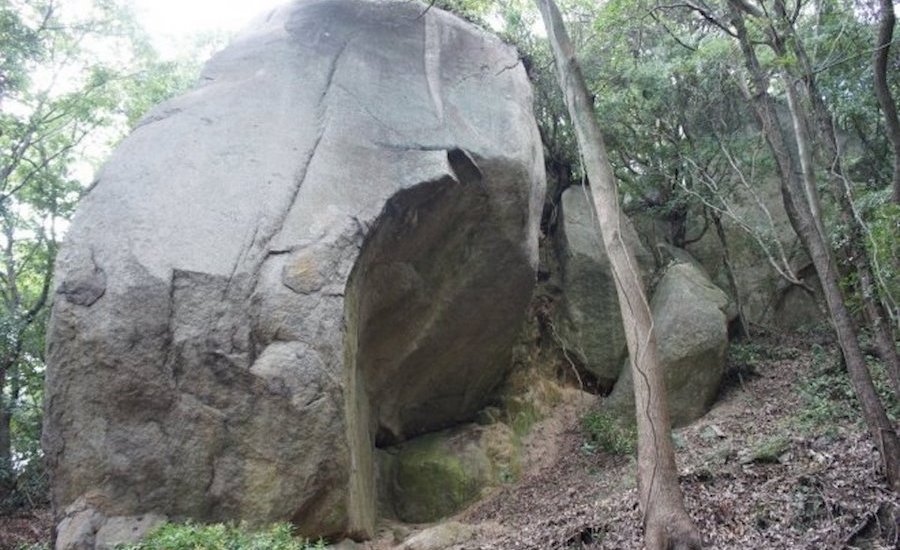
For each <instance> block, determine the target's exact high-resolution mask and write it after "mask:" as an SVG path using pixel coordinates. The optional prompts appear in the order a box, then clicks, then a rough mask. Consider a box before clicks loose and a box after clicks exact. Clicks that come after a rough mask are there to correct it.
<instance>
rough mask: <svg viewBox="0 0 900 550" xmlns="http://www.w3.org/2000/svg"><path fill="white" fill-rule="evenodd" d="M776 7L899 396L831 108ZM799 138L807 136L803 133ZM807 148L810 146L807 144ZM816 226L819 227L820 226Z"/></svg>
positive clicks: (847, 247)
mask: <svg viewBox="0 0 900 550" xmlns="http://www.w3.org/2000/svg"><path fill="white" fill-rule="evenodd" d="M776 7H777V8H779V9H780V16H781V17H782V19H783V20H784V23H783V24H784V26H785V29H786V31H787V32H788V33H790V38H791V40H789V43H790V44H792V46H793V50H794V53H795V54H796V56H797V59H798V61H799V62H800V68H801V70H802V72H803V75H802V81H803V82H804V84H805V88H806V96H807V98H808V99H809V102H810V106H811V107H812V111H813V116H814V118H815V120H816V125H817V126H818V129H819V136H820V141H821V143H822V145H824V147H823V149H824V154H825V161H826V163H827V165H828V167H829V168H828V174H829V180H830V182H831V186H832V190H833V192H834V196H835V198H836V199H837V202H838V213H839V215H840V217H841V221H842V222H843V224H844V226H845V227H846V228H847V238H846V239H845V240H844V241H843V248H842V252H843V254H844V255H845V256H846V257H847V259H848V260H849V261H850V262H851V264H852V266H853V268H854V269H855V270H856V274H857V276H858V278H859V293H860V299H861V300H862V303H863V311H864V313H865V316H866V319H867V320H868V321H869V324H870V326H871V327H872V331H873V333H874V336H875V344H876V347H877V348H878V354H879V356H881V359H882V361H884V363H885V365H886V367H887V371H888V374H889V376H890V378H891V385H892V386H893V389H894V393H895V394H896V395H897V397H898V398H900V356H898V354H897V347H896V345H895V343H894V334H893V327H892V323H891V321H890V319H891V318H890V316H889V315H888V313H887V308H885V307H884V303H883V301H882V300H881V296H880V288H879V286H878V284H877V281H876V279H875V270H874V268H873V266H872V262H871V261H870V259H869V254H868V250H867V249H866V244H865V238H866V233H867V230H866V227H865V225H864V224H863V222H862V220H861V218H860V217H859V215H858V213H857V212H856V208H855V207H854V205H853V197H852V194H851V191H850V184H849V181H848V180H847V178H846V176H845V175H844V169H843V164H842V162H841V152H840V150H839V148H838V144H837V133H836V132H835V129H834V123H833V122H832V117H831V111H830V110H829V109H828V106H827V105H826V104H825V101H824V99H823V97H822V94H821V93H819V89H818V86H817V84H816V78H815V73H814V71H813V69H812V63H810V60H809V56H808V55H807V54H806V50H805V48H804V47H803V44H802V42H801V41H800V38H799V37H798V36H797V34H796V32H795V30H794V28H793V24H792V23H791V22H790V20H789V19H788V17H787V13H786V12H785V11H784V5H783V4H782V3H781V2H780V1H779V2H777V3H776ZM892 14H893V12H892ZM782 53H783V52H782ZM789 99H790V96H789ZM791 109H792V115H793V116H795V117H798V116H800V115H799V114H797V115H795V114H794V108H793V107H792V108H791ZM895 115H896V113H895ZM804 120H805V117H804ZM795 126H796V118H795ZM801 137H803V138H806V136H805V135H803V136H801ZM798 141H799V139H798ZM808 149H809V145H807V150H808ZM801 158H802V157H801ZM804 170H805V169H804ZM814 214H815V211H814ZM819 229H820V230H821V227H820V228H819Z"/></svg>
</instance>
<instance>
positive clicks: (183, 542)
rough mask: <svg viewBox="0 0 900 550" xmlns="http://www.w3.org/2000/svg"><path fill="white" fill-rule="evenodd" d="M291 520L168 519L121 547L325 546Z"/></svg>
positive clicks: (244, 549) (250, 549) (252, 549)
mask: <svg viewBox="0 0 900 550" xmlns="http://www.w3.org/2000/svg"><path fill="white" fill-rule="evenodd" d="M292 529H293V528H292V527H291V525H290V524H288V523H276V524H274V525H272V526H270V527H269V528H267V529H264V530H261V531H253V530H250V529H249V528H248V527H247V526H246V525H243V524H239V525H235V524H224V523H215V524H211V525H200V524H197V523H192V522H187V523H165V524H163V525H161V526H160V527H158V528H157V529H155V530H154V531H153V532H152V533H150V535H149V536H147V538H146V539H145V540H143V541H141V542H139V543H137V544H131V545H121V546H119V547H118V550H324V548H325V547H326V546H325V542H324V541H323V540H322V539H319V540H318V541H317V542H315V543H313V542H309V541H307V540H304V539H298V538H294V537H293V535H292Z"/></svg>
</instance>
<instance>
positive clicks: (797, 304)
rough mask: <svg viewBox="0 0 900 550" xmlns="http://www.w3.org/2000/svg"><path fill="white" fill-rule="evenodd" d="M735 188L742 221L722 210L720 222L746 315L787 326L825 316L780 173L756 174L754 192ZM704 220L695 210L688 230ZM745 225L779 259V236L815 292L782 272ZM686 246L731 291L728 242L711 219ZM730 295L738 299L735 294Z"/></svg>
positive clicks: (734, 203) (694, 230)
mask: <svg viewBox="0 0 900 550" xmlns="http://www.w3.org/2000/svg"><path fill="white" fill-rule="evenodd" d="M732 193H733V195H732V196H730V197H727V200H728V202H729V204H730V205H731V208H732V212H733V214H734V215H735V216H737V217H738V218H739V219H740V220H741V224H738V223H736V222H735V220H734V219H733V218H732V217H731V216H729V215H723V216H722V226H723V229H724V233H725V239H726V242H727V245H728V251H729V255H730V259H731V263H732V268H733V275H734V278H735V284H736V286H737V290H738V292H739V293H740V298H741V300H742V302H743V307H744V315H745V316H746V317H747V320H748V321H749V322H751V323H758V324H763V325H769V326H774V327H778V328H783V329H786V330H794V329H797V328H800V327H802V326H806V325H810V324H816V323H819V322H821V320H822V315H821V309H820V308H819V306H818V305H817V303H822V299H821V292H820V291H819V288H818V287H819V284H818V280H817V278H816V274H815V270H814V269H810V268H811V266H810V262H809V257H808V256H807V254H806V252H805V251H804V249H803V246H802V244H801V243H800V240H799V238H798V237H797V235H796V233H794V230H793V228H792V227H791V224H790V222H789V220H788V217H787V213H786V212H785V211H784V206H783V204H782V196H781V191H780V189H779V184H778V179H777V177H776V176H775V175H774V174H773V175H771V176H770V177H759V178H757V179H756V180H755V184H754V187H753V192H752V194H751V192H750V191H749V190H747V189H744V188H743V187H737V188H735V189H733V190H732ZM760 205H761V206H760ZM704 223H707V222H704V221H703V220H702V219H701V218H700V216H696V217H695V218H693V222H692V224H691V227H690V228H689V231H688V233H689V234H691V235H699V234H700V233H701V230H702V227H703V225H704ZM742 225H746V226H747V227H752V228H754V229H755V231H756V232H757V233H758V234H759V237H760V238H761V240H762V241H763V242H765V243H767V246H769V248H770V250H771V253H772V254H773V256H774V257H775V258H778V259H779V260H778V261H779V262H781V251H779V249H778V248H777V247H776V246H775V244H774V243H775V241H776V240H777V241H778V242H780V243H781V250H782V251H783V253H784V258H785V259H786V260H787V262H788V263H789V264H790V265H791V268H792V270H793V271H794V272H795V273H796V274H797V275H798V276H799V277H800V279H801V280H803V281H804V282H805V283H806V284H807V285H808V286H809V287H811V288H813V289H814V290H815V292H816V294H815V295H810V294H809V293H808V292H806V291H804V290H802V289H800V288H798V287H795V286H794V285H791V284H789V283H788V282H787V281H786V280H785V279H784V278H783V277H781V275H779V274H778V272H777V271H776V270H775V269H774V268H773V267H772V265H771V263H770V262H769V260H768V259H767V258H766V255H765V254H764V253H763V250H762V249H761V248H760V244H759V242H758V241H757V240H756V239H755V238H754V237H753V236H752V235H750V234H749V233H748V232H747V231H746V230H745V229H744V228H743V227H742ZM686 248H687V250H688V251H689V252H690V253H691V254H692V255H693V256H694V257H695V258H696V259H697V261H698V262H700V263H701V264H702V265H703V268H704V269H705V270H706V272H707V273H708V274H709V275H710V279H712V281H713V282H714V283H715V284H716V285H717V286H718V287H719V288H721V289H722V290H723V291H725V292H726V293H727V294H729V295H731V294H732V289H731V288H730V285H729V282H728V275H727V269H726V267H725V262H724V247H723V244H722V242H721V240H720V239H719V236H718V235H717V232H716V230H715V228H714V227H713V225H712V224H711V223H710V224H709V226H708V229H707V231H706V232H705V233H703V236H702V238H700V239H699V240H698V241H696V242H693V243H691V244H689V245H687V247H686ZM807 266H809V268H808V267H807ZM731 298H732V300H735V296H731ZM735 301H736V300H735Z"/></svg>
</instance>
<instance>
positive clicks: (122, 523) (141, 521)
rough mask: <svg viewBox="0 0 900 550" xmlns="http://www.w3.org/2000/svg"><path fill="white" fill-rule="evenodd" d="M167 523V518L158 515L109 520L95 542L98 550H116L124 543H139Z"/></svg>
mask: <svg viewBox="0 0 900 550" xmlns="http://www.w3.org/2000/svg"><path fill="white" fill-rule="evenodd" d="M165 521H166V518H165V516H160V515H158V514H145V515H142V516H116V517H112V518H109V519H107V520H106V522H105V523H104V524H103V526H102V527H100V529H98V530H97V535H96V541H95V544H96V547H97V550H116V548H118V547H120V546H119V545H121V544H123V543H126V544H132V543H135V542H138V541H140V540H141V539H142V538H144V537H145V536H147V535H148V534H149V533H150V532H151V531H153V530H154V529H155V528H157V527H159V526H160V525H161V524H163V523H165Z"/></svg>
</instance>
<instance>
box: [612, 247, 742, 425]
mask: <svg viewBox="0 0 900 550" xmlns="http://www.w3.org/2000/svg"><path fill="white" fill-rule="evenodd" d="M729 306H730V302H729V300H728V297H727V296H726V295H725V293H724V292H722V290H721V289H719V288H718V287H717V286H716V285H714V284H713V283H712V281H710V279H709V277H708V276H707V275H706V273H705V272H704V271H703V268H702V267H700V265H699V264H698V263H696V262H695V261H693V260H692V259H691V258H690V257H689V256H687V254H678V255H675V260H674V261H673V263H671V264H670V265H669V267H668V269H666V272H665V274H664V275H663V277H662V279H661V280H660V281H659V284H658V285H657V287H656V292H655V293H654V295H653V299H652V300H651V303H650V307H651V309H652V310H653V321H654V326H655V329H656V338H657V343H658V345H659V356H660V360H661V361H662V364H663V370H664V371H665V383H666V390H667V392H668V402H669V412H670V414H671V418H672V425H673V427H679V426H684V425H687V424H689V423H691V422H692V421H694V420H696V419H698V418H700V417H701V416H703V415H704V414H705V413H706V411H707V410H708V409H709V407H710V405H712V402H713V400H714V399H715V397H716V394H717V393H718V391H719V384H720V383H721V381H722V375H723V373H724V371H725V350H726V348H727V347H728V312H729ZM627 365H628V363H627V362H626V368H624V369H623V370H622V376H621V377H619V380H618V382H617V383H616V386H615V388H614V389H613V392H612V394H611V395H610V396H609V399H608V400H607V403H608V406H609V407H611V408H612V409H613V410H615V411H617V412H619V413H620V414H621V415H622V416H623V417H624V418H628V419H631V418H633V417H634V389H633V388H634V386H633V380H632V375H631V369H630V368H627Z"/></svg>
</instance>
